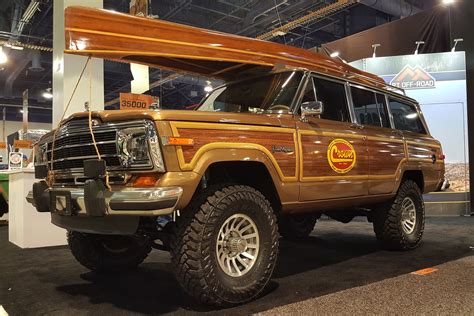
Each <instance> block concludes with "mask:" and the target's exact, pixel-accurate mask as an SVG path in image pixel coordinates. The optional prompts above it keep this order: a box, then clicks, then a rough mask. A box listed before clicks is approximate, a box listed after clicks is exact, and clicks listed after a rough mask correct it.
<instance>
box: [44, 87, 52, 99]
mask: <svg viewBox="0 0 474 316" xmlns="http://www.w3.org/2000/svg"><path fill="white" fill-rule="evenodd" d="M43 98H45V99H52V98H53V94H52V93H51V88H48V89H46V91H45V92H43Z"/></svg>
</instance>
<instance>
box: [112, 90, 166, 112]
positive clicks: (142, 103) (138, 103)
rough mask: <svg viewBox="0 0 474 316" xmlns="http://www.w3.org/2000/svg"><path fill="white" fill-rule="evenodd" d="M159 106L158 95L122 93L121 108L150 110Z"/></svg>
mask: <svg viewBox="0 0 474 316" xmlns="http://www.w3.org/2000/svg"><path fill="white" fill-rule="evenodd" d="M158 108H159V98H158V97H152V96H151V95H145V94H135V93H120V110H148V109H158Z"/></svg>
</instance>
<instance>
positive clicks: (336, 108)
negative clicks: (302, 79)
mask: <svg viewBox="0 0 474 316" xmlns="http://www.w3.org/2000/svg"><path fill="white" fill-rule="evenodd" d="M313 83H314V87H315V90H316V98H317V99H318V101H321V102H322V103H323V105H324V111H323V114H322V115H321V118H322V119H326V120H333V121H340V122H350V121H351V119H350V116H349V110H348V108H347V99H346V90H345V87H344V84H342V83H338V82H334V81H329V80H326V79H322V78H313Z"/></svg>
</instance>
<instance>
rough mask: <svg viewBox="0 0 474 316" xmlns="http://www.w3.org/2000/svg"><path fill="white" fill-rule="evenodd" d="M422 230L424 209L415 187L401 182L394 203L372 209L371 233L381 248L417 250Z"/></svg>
mask: <svg viewBox="0 0 474 316" xmlns="http://www.w3.org/2000/svg"><path fill="white" fill-rule="evenodd" d="M424 227H425V206H424V202H423V195H422V193H421V190H420V188H419V187H418V185H417V184H416V183H415V182H414V181H411V180H406V181H404V182H402V184H401V185H400V188H399V189H398V193H397V195H396V197H395V200H394V201H393V202H392V203H391V204H386V205H383V206H381V207H379V208H378V209H377V210H375V217H374V231H375V234H376V236H377V239H378V240H380V241H381V243H382V245H383V247H384V248H387V249H392V250H410V249H414V248H416V247H418V246H419V245H420V243H421V239H422V237H423V230H424Z"/></svg>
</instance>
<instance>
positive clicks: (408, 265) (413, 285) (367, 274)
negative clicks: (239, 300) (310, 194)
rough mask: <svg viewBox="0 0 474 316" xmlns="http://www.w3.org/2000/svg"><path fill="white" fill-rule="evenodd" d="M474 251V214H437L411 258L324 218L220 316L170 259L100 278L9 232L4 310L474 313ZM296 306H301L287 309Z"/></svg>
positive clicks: (59, 250) (365, 227)
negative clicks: (16, 241) (190, 293)
mask: <svg viewBox="0 0 474 316" xmlns="http://www.w3.org/2000/svg"><path fill="white" fill-rule="evenodd" d="M471 247H474V217H445V218H443V217H438V218H428V219H427V222H426V230H425V237H424V244H423V245H422V247H421V248H419V249H416V250H414V251H410V252H389V251H383V250H380V248H379V247H378V244H377V242H376V240H375V237H374V234H373V232H372V225H371V224H369V223H367V222H365V221H356V222H352V223H350V224H341V223H337V222H334V221H328V220H322V221H321V222H319V223H318V224H317V225H316V229H315V230H314V232H313V233H312V236H311V237H310V238H308V239H307V240H305V241H303V242H299V243H293V242H282V243H281V251H280V257H279V262H278V267H277V269H276V271H275V275H274V278H273V280H272V281H271V283H270V284H269V286H268V287H267V289H266V291H265V293H264V294H263V296H262V297H260V298H259V299H257V300H256V301H254V302H251V303H249V304H246V305H243V306H240V307H234V308H231V309H226V310H212V309H208V308H206V307H203V306H199V305H196V304H195V303H194V302H193V301H192V300H191V299H189V298H187V297H186V296H185V295H184V293H183V292H182V290H181V289H180V288H179V286H178V284H177V283H176V281H175V280H174V278H173V275H172V273H171V271H170V263H169V255H168V254H167V253H164V252H159V251H155V252H153V253H152V254H151V256H150V257H149V258H148V259H147V260H146V261H145V263H144V264H143V265H141V266H140V267H139V269H138V270H137V271H135V272H131V273H127V274H120V275H98V274H95V273H91V272H88V271H87V270H86V269H85V268H83V267H82V266H80V265H79V264H78V263H76V262H75V261H74V259H73V258H72V256H71V255H70V253H69V251H68V249H67V248H65V247H55V248H44V249H28V250H22V249H19V248H17V247H16V246H14V245H12V244H10V243H9V242H8V233H7V227H5V226H3V227H0V305H2V306H3V308H4V309H5V310H6V311H7V312H8V313H9V314H10V315H38V314H55V315H65V314H67V315H76V314H88V315H91V314H92V315H99V314H100V315H104V314H106V315H109V314H114V315H115V314H140V313H146V314H163V313H179V314H187V313H201V312H207V313H226V314H251V313H257V312H263V311H269V312H270V313H288V312H290V313H291V312H292V311H295V312H297V311H298V312H306V313H311V312H312V311H315V312H316V311H320V312H325V313H330V312H331V311H332V312H335V313H352V312H353V311H358V312H360V313H366V312H369V311H374V312H377V313H382V312H386V313H397V314H404V313H410V314H411V313H414V312H417V311H425V312H426V309H422V308H421V307H420V309H417V305H416V302H417V301H421V302H424V303H425V304H424V305H423V306H425V307H424V308H426V304H428V303H427V302H437V303H438V305H436V306H435V307H436V308H434V309H433V310H436V311H437V312H440V313H445V314H448V313H450V314H452V313H456V314H457V313H465V314H472V313H474V307H473V304H474V303H473V301H472V297H474V294H473V288H474V287H472V286H471V285H472V284H474V271H473V269H474V267H473V260H472V255H473V254H474V252H473V249H472V248H471ZM470 256H471V257H470ZM433 266H439V267H438V268H439V271H437V272H435V273H433V274H430V275H427V276H424V277H418V276H413V275H410V274H409V273H410V272H413V271H416V270H419V269H423V268H428V267H433ZM453 288H455V289H456V291H453V290H452V289H453ZM392 293H393V295H391V294H392ZM462 293H465V296H464V297H463V296H462ZM411 295H414V296H413V300H411V301H410V299H409V298H410V297H411ZM370 298H372V299H370ZM443 300H445V301H443ZM407 302H411V303H410V304H409V303H407ZM292 303H297V304H296V305H289V306H285V305H287V304H292ZM315 306H317V307H318V308H319V309H318V308H316V307H315ZM420 306H421V305H420ZM428 306H429V304H428ZM453 306H458V309H454V308H453ZM278 307H281V308H278ZM275 308H277V309H275ZM469 308H470V309H469ZM466 311H467V312H466ZM469 311H471V312H469Z"/></svg>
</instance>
